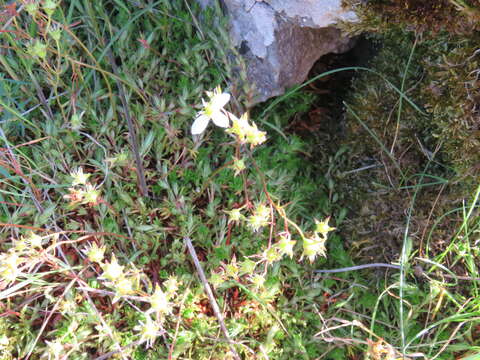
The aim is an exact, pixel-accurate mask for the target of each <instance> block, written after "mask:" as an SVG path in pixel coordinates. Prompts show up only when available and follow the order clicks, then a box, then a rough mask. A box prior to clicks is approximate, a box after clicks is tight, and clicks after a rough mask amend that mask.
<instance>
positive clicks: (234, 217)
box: [225, 209, 243, 223]
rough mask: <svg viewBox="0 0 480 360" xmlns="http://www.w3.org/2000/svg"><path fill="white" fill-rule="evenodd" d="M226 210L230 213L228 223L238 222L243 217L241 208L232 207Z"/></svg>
mask: <svg viewBox="0 0 480 360" xmlns="http://www.w3.org/2000/svg"><path fill="white" fill-rule="evenodd" d="M225 212H226V213H227V214H228V223H232V222H238V221H240V220H241V219H243V215H242V213H241V212H240V209H232V210H230V211H225Z"/></svg>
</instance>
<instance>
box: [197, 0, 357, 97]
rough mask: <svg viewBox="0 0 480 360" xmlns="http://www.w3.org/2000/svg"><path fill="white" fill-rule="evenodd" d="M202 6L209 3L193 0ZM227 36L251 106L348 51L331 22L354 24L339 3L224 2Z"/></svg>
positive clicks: (299, 0)
mask: <svg viewBox="0 0 480 360" xmlns="http://www.w3.org/2000/svg"><path fill="white" fill-rule="evenodd" d="M198 1H200V2H201V3H203V5H207V4H208V2H209V1H212V0H198ZM223 4H224V7H225V9H226V11H227V13H228V16H229V18H230V25H231V29H230V34H231V37H232V40H233V42H234V44H235V46H236V47H237V48H238V49H240V53H241V54H242V55H243V56H244V58H245V59H246V63H247V74H248V79H249V81H251V82H252V83H253V84H254V86H255V89H256V97H255V102H256V103H258V102H262V101H265V100H267V99H268V98H270V97H273V96H277V95H281V94H283V93H284V92H285V89H286V88H288V87H291V86H293V85H296V84H300V83H302V82H303V81H305V79H306V78H307V75H308V72H309V71H310V69H311V68H312V66H313V64H314V63H315V62H316V61H317V60H318V59H319V58H320V57H321V56H323V55H326V54H328V53H342V52H345V51H348V50H349V49H350V48H351V47H352V46H353V43H354V41H353V40H352V39H350V38H348V37H345V36H343V35H342V33H341V31H340V30H338V29H337V28H335V23H336V22H337V21H338V20H339V19H341V20H344V21H356V16H355V13H353V12H351V11H347V10H345V9H343V8H342V6H341V0H223Z"/></svg>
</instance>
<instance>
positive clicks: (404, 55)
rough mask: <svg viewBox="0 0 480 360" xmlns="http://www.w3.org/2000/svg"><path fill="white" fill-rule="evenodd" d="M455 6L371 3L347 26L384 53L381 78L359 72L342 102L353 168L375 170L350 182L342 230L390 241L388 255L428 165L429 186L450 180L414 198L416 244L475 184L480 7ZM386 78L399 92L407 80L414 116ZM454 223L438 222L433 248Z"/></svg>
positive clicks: (377, 64) (377, 66)
mask: <svg viewBox="0 0 480 360" xmlns="http://www.w3.org/2000/svg"><path fill="white" fill-rule="evenodd" d="M454 2H455V3H456V4H457V5H458V3H459V1H453V0H451V1H447V0H445V1H435V2H425V1H416V0H405V1H399V0H391V1H367V2H363V5H359V6H357V12H358V13H359V17H360V19H361V21H360V22H359V23H357V24H353V25H352V24H350V25H345V24H344V25H343V26H344V28H345V29H346V30H347V31H349V32H350V33H360V32H365V31H367V32H368V34H369V35H368V36H369V37H370V39H371V41H373V42H375V43H376V46H377V49H378V53H377V55H376V56H375V58H374V59H373V60H372V62H371V63H370V64H369V68H371V69H372V70H374V71H375V72H376V73H373V72H360V71H359V72H358V73H357V75H356V77H355V79H354V80H353V82H352V90H351V92H350V94H349V95H348V96H347V98H346V102H347V104H348V105H349V107H350V108H351V109H352V111H353V112H354V113H355V115H353V114H352V112H347V113H346V129H347V131H346V138H345V140H344V141H345V143H346V144H347V145H348V146H349V147H350V148H351V149H352V151H351V152H350V159H349V164H348V166H349V170H351V169H359V168H362V167H364V166H369V165H374V166H376V167H374V168H371V169H369V170H365V171H361V172H354V173H351V175H348V177H347V179H344V182H346V183H348V187H349V189H345V192H346V193H348V195H347V199H348V200H349V201H350V208H351V209H353V210H354V211H355V212H356V213H357V214H359V215H360V216H358V218H353V217H352V220H350V223H349V225H347V226H346V227H348V228H349V229H348V232H349V233H350V234H349V235H350V236H352V238H354V239H356V240H357V241H364V242H365V243H370V242H375V241H377V240H379V241H381V243H382V244H384V245H387V246H385V247H383V248H384V252H385V253H386V254H384V256H383V257H384V258H385V257H386V258H395V257H396V256H397V251H398V250H399V246H401V243H402V238H403V233H404V230H405V209H408V208H409V207H410V205H411V201H412V195H413V193H414V191H415V189H416V188H415V186H417V185H418V183H419V179H420V178H421V176H420V174H423V173H424V172H425V169H426V168H427V171H426V173H427V175H428V176H427V177H426V178H423V182H424V183H426V182H427V183H428V182H434V181H433V178H430V176H435V177H437V179H444V180H442V181H444V183H443V184H438V185H436V186H429V187H427V188H422V191H420V193H419V195H418V196H417V200H416V203H415V209H414V212H415V214H414V217H413V219H412V223H411V228H410V234H414V235H413V237H414V238H417V240H418V241H419V243H420V244H424V243H425V242H426V241H427V234H428V233H429V232H430V230H431V226H432V223H433V220H434V219H435V218H436V217H438V216H440V215H441V214H444V213H446V212H447V211H449V210H451V209H452V207H455V206H457V205H458V206H461V201H462V199H465V198H470V194H471V193H472V192H473V190H474V189H475V188H476V186H478V182H479V170H480V165H479V164H480V152H479V151H478V149H479V148H480V105H479V104H480V80H479V79H480V51H479V50H478V49H479V48H480V21H478V20H479V19H480V18H479V17H478V14H479V12H478V11H479V10H480V2H478V1H476V2H474V1H470V3H466V2H463V4H464V7H463V8H459V7H458V6H455V4H454ZM350 3H351V4H352V2H350ZM357 3H358V2H357ZM414 44H415V49H414V51H413V53H412V48H413V47H414ZM410 56H411V59H410V61H409V58H410ZM406 69H408V71H407V73H406V74H405V79H403V76H404V73H405V71H406ZM382 76H383V77H384V78H386V79H387V80H388V81H389V82H390V83H392V84H394V85H395V86H396V87H397V88H400V87H401V84H402V81H405V84H404V92H405V94H406V95H407V96H408V98H409V99H411V100H412V101H413V102H415V104H416V105H417V106H418V110H417V109H415V108H414V107H412V106H411V105H409V104H408V103H407V102H406V101H403V103H402V108H401V110H399V94H398V93H397V92H396V91H394V90H393V89H392V86H391V85H389V84H388V83H387V82H386V81H384V80H383V79H382ZM419 110H420V111H419ZM358 119H360V120H361V121H359V120H358ZM365 127H368V129H369V131H367V130H366V129H365ZM372 134H374V135H375V137H376V138H377V139H374V137H372ZM379 141H380V142H381V143H382V144H383V145H384V147H385V148H386V149H388V150H389V151H391V154H392V155H393V157H394V158H395V162H396V164H398V166H396V164H395V163H394V162H393V161H392V160H391V159H390V158H389V156H388V155H387V154H386V153H385V151H384V150H382V149H381V147H380V146H379V144H378V142H379ZM432 154H435V156H434V162H430V159H431V158H432ZM427 164H428V167H427ZM399 169H401V172H400V170H399ZM447 184H448V186H447ZM454 217H455V216H454ZM458 221H460V219H458V218H452V217H449V218H448V220H447V219H445V221H444V222H442V223H440V224H438V225H437V226H435V229H434V236H435V239H436V241H435V244H431V248H432V247H435V246H436V245H438V244H442V243H445V242H448V241H449V239H451V236H452V234H453V233H454V230H455V226H456V225H458ZM388 245H390V246H388ZM420 251H423V250H422V249H420ZM369 255H371V252H370V254H369Z"/></svg>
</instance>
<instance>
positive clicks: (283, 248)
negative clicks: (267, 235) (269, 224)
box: [277, 232, 296, 258]
mask: <svg viewBox="0 0 480 360" xmlns="http://www.w3.org/2000/svg"><path fill="white" fill-rule="evenodd" d="M295 242H296V241H295V240H292V239H291V237H290V234H289V233H287V232H283V233H281V234H280V241H279V242H278V243H277V246H278V248H279V250H280V253H281V254H282V255H288V256H289V257H290V258H292V257H293V247H294V246H295Z"/></svg>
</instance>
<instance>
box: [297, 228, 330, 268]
mask: <svg viewBox="0 0 480 360" xmlns="http://www.w3.org/2000/svg"><path fill="white" fill-rule="evenodd" d="M325 241H326V238H325V237H322V238H321V237H320V236H318V233H316V232H315V233H314V234H313V236H312V237H310V238H305V239H304V240H303V255H304V256H306V257H308V260H309V261H310V262H311V263H313V262H314V261H315V258H316V257H317V256H318V255H321V256H326V248H325Z"/></svg>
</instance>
